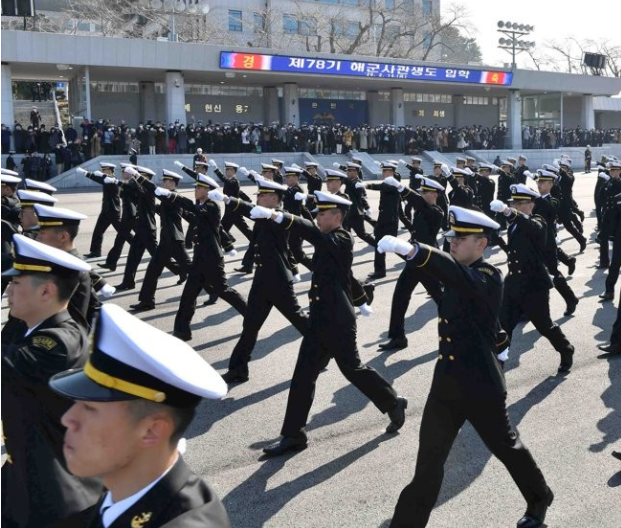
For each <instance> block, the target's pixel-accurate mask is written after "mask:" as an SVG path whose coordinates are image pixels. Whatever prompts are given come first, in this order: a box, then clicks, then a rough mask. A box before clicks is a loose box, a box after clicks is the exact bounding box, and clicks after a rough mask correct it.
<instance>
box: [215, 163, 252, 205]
mask: <svg viewBox="0 0 621 528" xmlns="http://www.w3.org/2000/svg"><path fill="white" fill-rule="evenodd" d="M214 173H215V174H216V176H217V177H218V178H219V179H220V181H221V182H222V183H223V186H222V192H223V193H224V194H226V195H227V196H231V197H233V198H240V199H242V200H244V201H246V202H249V201H250V198H249V197H248V195H247V194H246V193H245V192H244V191H242V190H241V187H240V185H239V180H238V179H237V178H236V177H235V176H233V177H231V178H227V177H226V176H224V174H222V171H221V170H220V169H215V170H214ZM224 210H225V211H228V210H232V208H231V204H230V203H229V204H227V205H226V206H225V209H224Z"/></svg>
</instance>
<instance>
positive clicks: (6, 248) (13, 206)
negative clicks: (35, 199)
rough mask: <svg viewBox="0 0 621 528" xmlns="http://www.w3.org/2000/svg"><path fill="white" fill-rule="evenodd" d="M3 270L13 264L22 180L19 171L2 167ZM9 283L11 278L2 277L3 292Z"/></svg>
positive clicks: (18, 226)
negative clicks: (14, 236) (14, 238)
mask: <svg viewBox="0 0 621 528" xmlns="http://www.w3.org/2000/svg"><path fill="white" fill-rule="evenodd" d="M0 178H1V182H2V271H6V270H8V269H9V268H11V266H13V235H15V234H16V233H19V229H20V221H19V216H20V211H21V207H20V204H19V198H18V197H17V186H18V185H19V184H20V182H21V181H22V179H21V178H19V177H18V176H17V172H14V171H11V170H8V169H2V175H1V176H0ZM8 283H9V279H7V278H5V277H2V293H3V294H4V290H5V289H6V287H7V284H8Z"/></svg>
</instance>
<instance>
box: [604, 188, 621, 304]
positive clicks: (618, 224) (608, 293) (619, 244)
mask: <svg viewBox="0 0 621 528" xmlns="http://www.w3.org/2000/svg"><path fill="white" fill-rule="evenodd" d="M606 215H607V217H606V222H608V223H609V224H610V227H608V228H607V229H608V230H609V233H610V238H611V239H612V259H611V261H610V266H609V268H608V275H607V276H606V289H605V291H604V293H602V294H601V295H600V296H599V298H600V299H601V300H602V302H605V301H612V300H613V299H614V295H615V285H616V284H617V279H618V278H619V269H620V268H621V194H617V195H616V196H615V207H614V208H613V209H610V207H609V208H608V210H607V212H606Z"/></svg>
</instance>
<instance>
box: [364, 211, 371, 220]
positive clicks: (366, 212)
mask: <svg viewBox="0 0 621 528" xmlns="http://www.w3.org/2000/svg"><path fill="white" fill-rule="evenodd" d="M372 214H373V211H372V210H371V209H365V210H364V216H368V217H369V218H371V215H372Z"/></svg>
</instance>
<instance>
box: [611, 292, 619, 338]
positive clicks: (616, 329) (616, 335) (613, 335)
mask: <svg viewBox="0 0 621 528" xmlns="http://www.w3.org/2000/svg"><path fill="white" fill-rule="evenodd" d="M610 342H611V343H612V344H614V343H621V296H619V304H618V306H617V318H616V319H615V324H613V325H612V333H611V334H610Z"/></svg>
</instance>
